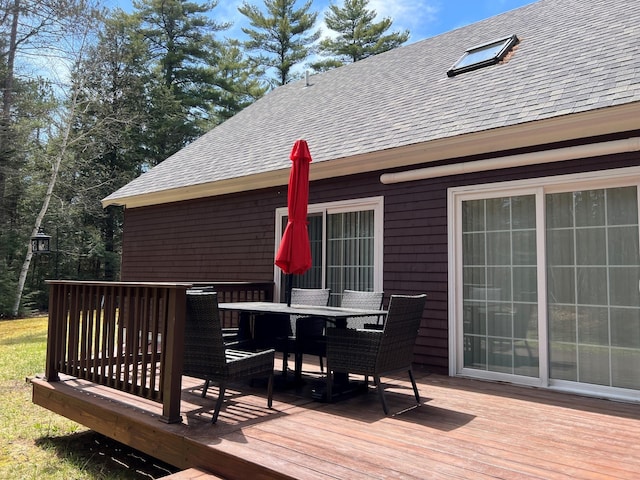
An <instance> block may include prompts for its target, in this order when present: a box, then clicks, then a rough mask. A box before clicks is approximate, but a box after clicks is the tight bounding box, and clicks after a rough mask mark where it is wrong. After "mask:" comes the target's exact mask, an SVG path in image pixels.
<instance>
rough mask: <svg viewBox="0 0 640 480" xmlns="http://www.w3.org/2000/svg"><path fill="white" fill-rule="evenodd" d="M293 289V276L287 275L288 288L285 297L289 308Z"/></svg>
mask: <svg viewBox="0 0 640 480" xmlns="http://www.w3.org/2000/svg"><path fill="white" fill-rule="evenodd" d="M292 289H293V274H292V273H290V274H288V275H287V287H286V292H285V297H286V300H287V306H288V307H290V306H291V290H292Z"/></svg>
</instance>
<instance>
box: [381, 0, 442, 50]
mask: <svg viewBox="0 0 640 480" xmlns="http://www.w3.org/2000/svg"><path fill="white" fill-rule="evenodd" d="M369 9H370V10H375V11H376V13H377V14H378V17H379V18H385V17H388V18H391V20H393V24H392V25H391V30H393V31H396V30H409V31H410V32H411V41H416V40H418V39H419V38H417V37H421V35H422V33H421V32H424V31H426V30H428V24H430V23H433V22H434V21H435V20H436V18H437V14H438V12H439V11H440V5H439V2H437V1H428V0H427V1H424V0H419V1H416V0H370V2H369Z"/></svg>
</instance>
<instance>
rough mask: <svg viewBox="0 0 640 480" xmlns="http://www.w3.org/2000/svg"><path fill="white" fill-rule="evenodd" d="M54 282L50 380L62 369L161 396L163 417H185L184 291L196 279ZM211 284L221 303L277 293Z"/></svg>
mask: <svg viewBox="0 0 640 480" xmlns="http://www.w3.org/2000/svg"><path fill="white" fill-rule="evenodd" d="M48 283H49V287H50V295H49V331H48V337H47V359H46V365H45V375H46V378H47V380H48V381H57V380H59V374H60V373H62V374H66V375H71V376H74V377H77V378H81V379H84V380H89V381H91V382H94V383H97V384H100V385H105V386H108V387H112V388H115V389H117V390H120V391H123V392H127V393H130V394H133V395H137V396H140V397H143V398H147V399H150V400H153V401H156V402H160V403H162V404H163V415H162V420H164V421H166V422H169V423H174V422H179V421H181V417H180V393H181V381H182V366H183V353H184V324H185V315H186V291H187V289H189V288H190V287H191V286H192V285H193V284H191V283H146V282H139V283H138V282H75V281H65V280H52V281H49V282H48ZM207 285H215V288H216V290H217V291H219V294H220V298H221V300H220V301H248V300H266V301H269V300H271V299H272V298H273V284H271V283H264V284H263V283H258V284H254V283H226V282H222V283H215V284H213V283H208V284H207ZM228 322H229V324H232V323H233V322H234V319H233V318H229V319H228Z"/></svg>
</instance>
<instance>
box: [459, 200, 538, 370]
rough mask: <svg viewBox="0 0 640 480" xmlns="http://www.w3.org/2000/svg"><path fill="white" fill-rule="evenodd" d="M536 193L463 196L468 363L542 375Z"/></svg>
mask: <svg viewBox="0 0 640 480" xmlns="http://www.w3.org/2000/svg"><path fill="white" fill-rule="evenodd" d="M535 212H536V209H535V196H534V195H523V196H514V197H501V198H491V199H481V200H470V201H463V202H462V230H463V232H462V262H463V269H462V271H463V292H462V294H463V345H464V355H463V362H464V367H465V368H472V369H479V370H486V371H492V372H501V373H507V374H515V375H524V376H530V377H538V376H539V342H538V314H537V297H538V295H537V273H536V272H537V270H536V263H537V249H536V218H535Z"/></svg>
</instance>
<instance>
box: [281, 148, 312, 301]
mask: <svg viewBox="0 0 640 480" xmlns="http://www.w3.org/2000/svg"><path fill="white" fill-rule="evenodd" d="M289 158H290V159H291V161H292V162H293V164H292V165H291V173H290V175H289V187H288V192H287V208H288V213H289V220H288V221H287V227H286V228H285V230H284V234H283V235H282V241H281V242H280V247H279V248H278V253H277V254H276V261H275V264H276V265H277V266H278V267H280V268H281V269H282V271H283V272H284V273H286V274H287V275H288V277H287V291H286V294H287V304H289V305H290V304H291V284H292V282H291V280H292V278H291V275H294V274H295V275H302V274H303V273H304V272H306V271H307V270H309V269H310V268H311V245H310V243H309V231H308V229H307V204H308V202H309V163H311V154H310V153H309V146H308V145H307V142H306V141H305V140H297V141H296V143H295V144H294V145H293V148H292V149H291V154H290V155H289Z"/></svg>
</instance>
